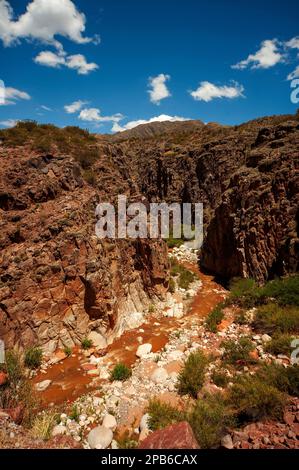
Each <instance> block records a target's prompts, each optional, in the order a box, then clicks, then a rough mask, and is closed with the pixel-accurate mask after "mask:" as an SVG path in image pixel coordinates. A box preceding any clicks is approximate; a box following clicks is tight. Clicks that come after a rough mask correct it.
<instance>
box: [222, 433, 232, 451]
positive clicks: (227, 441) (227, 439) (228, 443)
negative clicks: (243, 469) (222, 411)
mask: <svg viewBox="0 0 299 470" xmlns="http://www.w3.org/2000/svg"><path fill="white" fill-rule="evenodd" d="M221 445H222V447H224V448H225V449H233V448H234V444H233V441H232V438H231V435H230V434H227V435H226V436H224V437H223V438H222V439H221Z"/></svg>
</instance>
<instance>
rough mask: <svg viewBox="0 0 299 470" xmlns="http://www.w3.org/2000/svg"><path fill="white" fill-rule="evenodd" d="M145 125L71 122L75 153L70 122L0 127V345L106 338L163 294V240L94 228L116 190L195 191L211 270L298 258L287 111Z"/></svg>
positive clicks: (253, 270) (149, 195) (292, 127)
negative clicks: (106, 132) (66, 125)
mask: <svg viewBox="0 0 299 470" xmlns="http://www.w3.org/2000/svg"><path fill="white" fill-rule="evenodd" d="M169 124H175V123H169ZM157 126H158V124H157V123H156V125H155V126H154V130H153V129H152V128H151V129H150V130H149V131H146V130H145V129H144V128H142V132H141V134H140V132H139V131H136V130H135V131H134V132H133V131H132V132H131V131H129V132H127V133H126V134H125V135H122V137H121V138H120V136H117V137H114V138H111V137H109V138H108V137H107V136H98V137H97V140H95V139H94V138H93V139H92V138H91V137H90V136H88V137H86V136H85V133H84V131H80V133H81V134H80V135H83V137H84V138H85V139H87V142H88V145H91V144H92V146H93V147H94V153H93V154H92V158H91V154H89V160H88V161H86V160H85V159H84V158H85V153H84V151H82V149H81V140H80V139H79V138H78V135H77V134H78V133H79V131H78V130H77V129H74V128H70V129H69V130H68V131H67V130H65V131H64V130H61V131H59V133H58V135H56V134H57V131H54V130H53V126H44V127H42V126H41V127H42V128H41V129H40V128H38V132H37V131H36V129H35V127H34V126H33V125H31V127H30V126H29V125H27V127H28V129H27V131H28V132H27V134H26V136H27V137H26V136H25V137H24V132H23V131H24V129H21V131H22V132H20V129H17V130H16V131H14V130H11V133H9V132H7V133H5V132H6V131H4V132H2V134H1V138H2V140H3V142H2V145H1V148H0V160H1V167H0V217H1V218H0V228H1V233H0V246H1V254H0V336H1V337H3V338H4V339H5V341H6V343H7V345H8V347H10V346H12V345H14V344H19V345H20V346H27V345H30V344H35V343H37V342H38V343H40V344H42V345H43V347H44V348H45V349H46V350H47V351H52V350H54V349H56V348H57V347H63V346H68V345H69V346H71V345H73V344H75V343H78V342H80V341H81V340H82V338H84V337H85V336H86V335H87V334H88V333H89V332H90V331H91V330H96V331H97V332H98V333H99V334H101V335H104V336H105V337H109V336H110V335H111V334H116V333H119V332H121V330H122V329H123V328H125V325H126V322H127V319H128V318H130V316H132V315H134V314H139V313H142V312H143V311H145V310H146V309H147V308H148V305H149V304H150V303H151V302H152V300H151V299H153V298H155V297H156V296H163V294H164V293H165V292H166V290H167V287H168V260H167V247H166V244H165V243H164V242H163V241H152V240H139V241H132V240H116V241H115V240H99V239H97V238H96V236H95V230H94V229H95V222H96V219H95V215H94V211H95V207H96V204H97V203H98V202H99V201H103V200H104V201H110V202H115V200H116V197H117V195H118V194H126V195H127V196H128V198H129V199H130V200H140V199H141V198H145V199H146V200H147V201H166V202H181V203H182V202H203V203H204V210H205V214H204V215H205V241H204V245H203V247H202V251H201V255H200V263H201V266H202V267H204V268H206V269H207V270H209V271H211V272H213V273H214V274H217V275H219V276H221V277H223V278H225V279H229V278H231V277H233V276H243V277H249V276H252V277H255V278H256V279H257V280H258V281H260V282H263V281H264V280H266V279H268V278H271V277H273V276H276V275H281V274H285V273H288V272H289V273H290V272H295V271H297V270H298V241H299V239H298V194H299V193H298V172H297V171H298V157H299V122H298V114H297V115H296V116H277V117H275V116H274V117H269V118H263V119H259V120H256V121H251V122H249V123H246V124H243V125H241V126H235V127H223V126H219V125H217V124H208V125H206V126H205V125H203V124H202V123H201V122H200V121H196V122H192V123H191V124H187V125H186V130H185V132H184V131H183V129H184V123H179V125H169V126H162V127H161V129H160V131H159V128H158V127H157ZM50 132H51V135H50V134H49V133H50ZM130 132H131V133H130ZM65 134H67V137H66V136H65ZM41 135H42V137H41ZM49 135H50V137H49ZM34 136H35V137H34ZM41 138H42V139H43V141H42V145H40V141H41ZM47 138H48V140H45V139H47ZM80 138H81V137H80ZM34 139H36V140H38V142H39V150H37V148H36V146H35V145H33V144H32V141H33V140H34ZM53 139H54V140H55V139H56V140H55V145H52V140H53ZM62 141H63V148H62V146H61V143H62ZM68 142H71V143H72V144H73V145H72V146H71V147H70V146H69V145H67V144H68ZM87 153H88V152H87ZM129 323H130V322H129Z"/></svg>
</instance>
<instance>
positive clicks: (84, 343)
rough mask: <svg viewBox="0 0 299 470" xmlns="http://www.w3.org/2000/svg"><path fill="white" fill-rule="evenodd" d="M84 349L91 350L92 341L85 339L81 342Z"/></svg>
mask: <svg viewBox="0 0 299 470" xmlns="http://www.w3.org/2000/svg"><path fill="white" fill-rule="evenodd" d="M81 347H82V349H85V350H86V349H90V348H92V340H91V339H88V338H84V339H83V340H82V342H81Z"/></svg>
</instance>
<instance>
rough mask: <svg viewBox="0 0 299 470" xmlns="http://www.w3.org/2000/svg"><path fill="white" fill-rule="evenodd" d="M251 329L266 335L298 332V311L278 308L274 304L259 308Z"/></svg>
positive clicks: (295, 308)
mask: <svg viewBox="0 0 299 470" xmlns="http://www.w3.org/2000/svg"><path fill="white" fill-rule="evenodd" d="M253 327H254V328H255V329H257V330H261V331H264V332H266V333H273V332H277V331H279V332H281V333H293V332H294V333H295V332H299V309H298V308H297V307H292V306H286V307H283V306H280V305H277V304H275V303H269V304H267V305H262V306H260V307H259V308H258V309H257V311H256V313H255V318H254V321H253Z"/></svg>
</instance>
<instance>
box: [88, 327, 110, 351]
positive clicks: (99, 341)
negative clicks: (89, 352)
mask: <svg viewBox="0 0 299 470" xmlns="http://www.w3.org/2000/svg"><path fill="white" fill-rule="evenodd" d="M88 339H89V340H90V341H92V345H93V346H94V347H95V348H97V349H105V348H106V347H107V340H106V338H105V337H104V336H103V335H101V334H100V333H97V332H96V331H92V332H91V333H89V335H88Z"/></svg>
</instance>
